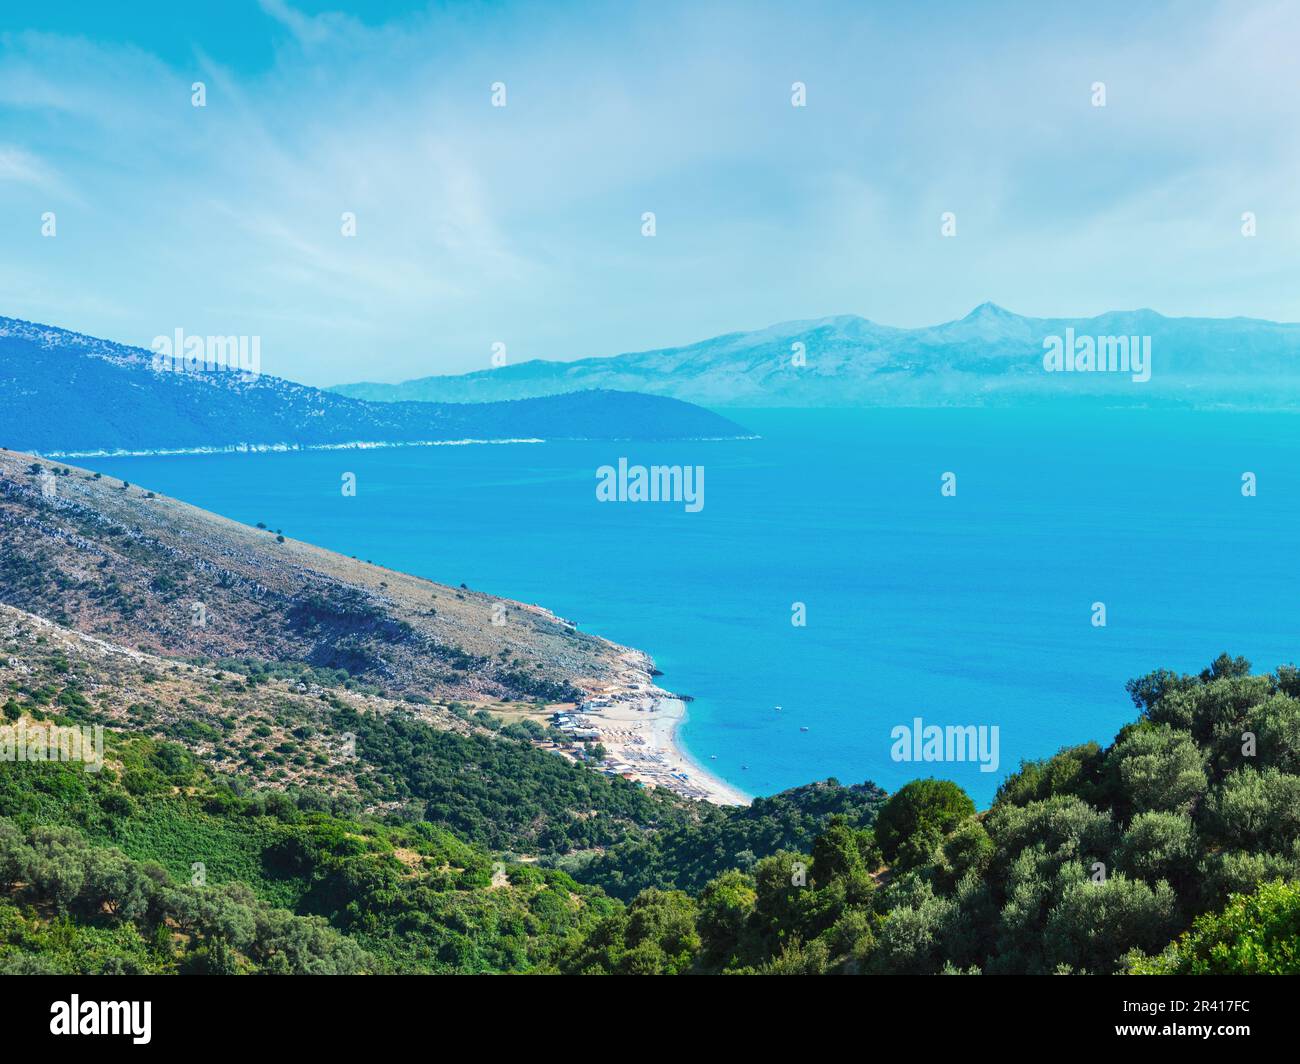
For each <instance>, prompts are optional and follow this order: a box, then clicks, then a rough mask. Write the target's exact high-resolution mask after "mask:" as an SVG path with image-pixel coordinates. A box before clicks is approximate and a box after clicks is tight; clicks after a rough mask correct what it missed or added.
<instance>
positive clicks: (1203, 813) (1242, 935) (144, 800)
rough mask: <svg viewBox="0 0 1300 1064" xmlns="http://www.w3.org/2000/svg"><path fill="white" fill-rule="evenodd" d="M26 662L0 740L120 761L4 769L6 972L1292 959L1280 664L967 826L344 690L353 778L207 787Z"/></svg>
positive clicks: (154, 745) (951, 804)
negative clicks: (423, 716)
mask: <svg viewBox="0 0 1300 1064" xmlns="http://www.w3.org/2000/svg"><path fill="white" fill-rule="evenodd" d="M51 631H52V630H51ZM40 638H42V639H44V638H45V637H44V636H42V637H40ZM11 649H12V647H11ZM11 660H12V659H11ZM30 660H33V661H39V660H44V661H45V663H46V664H47V665H49V666H50V669H51V670H52V671H51V672H49V673H44V672H39V670H37V672H38V673H39V674H38V675H33V672H32V670H29V671H28V672H27V673H25V675H28V676H29V677H31V681H30V682H27V683H24V682H22V681H19V680H11V681H9V682H8V685H7V688H6V690H4V691H2V692H0V697H3V711H4V717H5V721H4V723H5V724H9V723H12V722H15V721H22V722H24V723H26V724H34V723H38V722H42V721H45V722H58V723H63V724H74V723H75V724H86V723H92V722H95V721H97V720H101V719H106V720H107V721H108V723H109V724H110V728H109V730H108V747H107V757H106V761H107V766H106V767H105V768H104V770H103V771H102V772H99V773H88V772H85V771H84V770H83V767H82V766H81V765H78V764H75V763H74V764H52V763H44V764H33V763H15V762H8V761H0V972H72V973H78V972H87V973H90V972H159V973H183V972H304V973H305V972H318V973H331V972H566V973H590V974H597V973H643V974H650V973H662V974H667V973H691V972H723V971H726V972H738V973H745V972H750V973H793V972H800V973H836V972H842V973H856V972H861V973H882V974H886V973H890V974H892V973H918V974H923V973H941V972H962V973H976V972H980V973H989V974H994V973H1003V972H1029V973H1053V972H1071V973H1106V972H1117V971H1133V972H1192V973H1200V972H1233V971H1251V972H1296V971H1297V969H1298V968H1300V949H1297V927H1298V926H1300V886H1297V880H1300V841H1298V840H1300V673H1298V672H1297V671H1296V670H1295V669H1293V668H1290V667H1283V668H1280V669H1278V670H1277V671H1276V672H1275V673H1273V674H1271V675H1266V676H1261V675H1251V674H1250V670H1249V666H1248V664H1247V663H1246V662H1244V661H1242V660H1240V659H1230V658H1228V657H1226V656H1225V657H1221V658H1220V659H1218V660H1217V661H1216V662H1215V663H1214V664H1213V665H1212V666H1211V667H1210V668H1208V669H1207V670H1206V671H1205V672H1204V673H1201V674H1200V675H1197V676H1179V675H1175V674H1172V673H1169V672H1164V671H1160V672H1155V673H1152V674H1150V675H1148V676H1145V677H1142V678H1140V679H1138V680H1135V681H1133V682H1132V683H1131V684H1130V685H1129V689H1130V694H1131V695H1132V697H1133V699H1134V702H1135V703H1136V705H1137V706H1138V708H1139V710H1140V714H1139V718H1138V719H1137V720H1136V721H1135V722H1134V723H1132V724H1130V725H1128V726H1126V727H1125V728H1124V729H1122V730H1121V732H1120V733H1119V735H1117V736H1116V737H1115V740H1114V741H1113V742H1112V743H1111V745H1109V746H1108V747H1105V748H1103V747H1101V746H1099V745H1097V744H1085V745H1082V746H1078V747H1073V748H1070V749H1066V750H1063V751H1061V752H1060V753H1059V754H1057V755H1056V756H1054V757H1052V758H1049V759H1045V760H1043V761H1039V762H1033V763H1028V764H1024V765H1022V766H1021V768H1020V770H1019V771H1018V772H1016V773H1015V774H1013V775H1012V776H1011V777H1009V778H1008V779H1007V780H1006V781H1005V783H1004V784H1003V786H1002V788H1001V789H1000V791H999V793H998V796H997V799H996V801H995V802H994V804H993V806H992V807H991V808H990V809H988V810H986V811H983V812H980V811H977V810H976V809H975V807H974V805H973V804H972V803H971V801H970V799H969V798H968V797H967V796H966V795H965V794H964V793H963V792H962V791H961V790H960V788H958V787H957V786H956V785H955V784H952V783H949V782H946V781H942V780H918V781H914V782H913V783H910V784H908V785H907V786H905V787H903V788H901V789H900V790H899V791H898V792H896V793H895V794H893V795H891V796H889V797H888V798H886V796H885V795H884V794H883V792H880V791H879V790H878V789H876V788H874V787H872V786H871V785H869V784H865V785H860V786H853V787H845V786H842V785H840V784H838V783H837V782H835V781H826V782H824V783H819V784H811V785H808V786H806V787H801V788H797V789H795V790H793V791H789V792H786V793H784V794H781V795H776V796H773V797H771V798H768V799H762V800H759V801H757V802H755V803H754V804H753V805H752V806H750V807H747V808H742V809H721V808H717V807H712V806H702V805H698V804H695V803H690V802H686V801H684V800H681V799H677V798H675V797H672V796H669V795H666V794H662V793H646V792H643V791H640V790H638V789H636V788H634V787H631V786H630V785H626V784H624V783H623V781H617V782H611V781H609V780H606V779H604V778H602V777H599V776H597V775H595V774H594V773H590V772H588V771H587V770H586V769H584V768H581V767H580V766H575V765H571V764H568V763H565V762H562V761H561V760H560V759H558V758H555V757H554V756H553V755H548V754H545V753H543V752H541V751H538V750H535V749H533V748H532V747H531V746H530V745H528V743H527V742H526V741H523V740H520V739H513V738H509V737H506V736H500V735H488V734H485V733H484V734H481V733H479V732H477V731H474V730H473V729H467V730H462V731H455V730H448V729H439V728H435V727H433V726H431V725H430V724H429V723H427V722H425V721H422V720H420V719H419V718H418V717H417V716H415V715H406V714H403V713H401V712H397V711H393V710H391V709H389V710H385V709H383V708H382V707H378V706H377V707H376V708H375V709H372V710H370V711H365V710H363V709H359V708H358V707H357V705H356V704H353V703H351V702H348V701H346V700H344V699H343V698H341V697H339V696H337V695H331V694H330V693H329V692H326V693H325V697H324V698H323V699H322V700H321V701H320V705H321V711H320V716H319V717H318V718H314V719H315V722H316V724H315V725H314V726H313V727H316V726H319V727H320V728H321V729H322V732H321V733H322V734H328V730H329V729H331V728H333V729H341V728H347V729H348V730H349V731H350V732H351V733H352V734H353V735H354V736H355V739H356V747H357V755H356V758H355V759H354V760H352V761H348V762H346V763H342V764H340V765H336V766H334V767H333V768H332V770H331V771H332V773H333V774H334V775H335V776H337V777H338V779H339V780H340V782H342V781H343V777H344V776H346V777H347V782H348V783H349V785H348V786H341V785H340V786H339V787H337V788H335V789H334V790H332V791H331V790H327V789H320V788H311V787H298V786H296V785H293V784H288V785H280V786H277V785H276V781H275V780H274V779H273V778H271V779H268V778H266V777H257V776H249V775H246V774H243V773H241V772H239V771H233V772H232V771H230V770H229V768H228V767H227V768H224V769H222V770H221V771H217V770H216V768H215V766H216V765H217V764H218V763H219V759H217V758H216V757H215V750H214V749H213V748H212V747H211V745H210V744H209V743H208V742H207V737H206V732H203V731H200V732H198V733H197V738H196V733H195V732H194V731H193V730H192V729H191V728H188V727H186V726H185V725H186V724H187V723H188V722H187V721H186V720H181V721H175V720H172V719H170V718H168V717H166V716H165V715H149V714H146V713H144V712H138V713H137V714H136V715H135V716H134V717H133V718H132V726H131V727H129V728H123V727H121V726H120V722H114V721H113V720H112V718H111V717H109V716H108V715H107V714H106V713H105V712H104V711H103V709H102V705H103V703H102V702H97V701H96V700H95V699H91V698H87V697H86V696H85V694H84V693H83V688H85V687H86V686H87V685H88V677H87V676H86V669H87V668H89V665H88V664H87V663H86V662H85V661H76V662H69V660H68V659H67V658H66V657H65V656H64V655H63V654H62V653H61V652H56V653H52V654H50V655H49V656H48V657H47V658H45V659H40V658H39V655H38V656H36V657H33V658H31V659H30ZM74 664H76V665H77V668H76V669H75V670H74V669H73V665H74ZM142 667H146V668H147V667H151V666H149V665H148V663H147V662H146V664H145V665H144V666H142ZM185 675H187V674H186V673H185V672H184V670H182V672H181V674H180V676H179V677H175V678H172V679H171V680H170V682H171V683H172V684H173V685H176V690H178V691H179V690H185V688H184V687H183V685H182V677H184V676H185ZM200 679H202V680H203V681H204V682H206V674H200ZM241 686H242V687H243V694H242V695H241V698H245V699H247V698H251V699H253V706H254V707H256V706H259V705H260V706H270V707H273V708H274V707H280V708H279V709H278V710H277V712H281V713H283V712H287V711H286V710H285V709H284V708H283V705H284V699H283V697H282V696H281V695H279V694H277V689H276V688H275V686H274V684H273V683H271V682H270V681H268V682H266V683H264V684H260V685H255V686H254V687H253V688H252V689H251V692H250V690H249V689H248V688H247V686H246V685H241ZM191 704H193V703H191ZM230 709H231V711H232V712H233V713H234V714H235V716H237V717H238V716H240V715H242V714H243V713H246V712H249V709H248V706H247V705H246V702H245V701H239V702H232V704H231V707H230ZM333 718H337V719H333ZM267 719H271V718H267ZM295 723H296V724H297V725H298V727H297V728H296V729H295V731H290V732H288V733H287V734H294V733H295V732H303V730H304V729H303V727H302V721H301V719H300V718H299V717H297V716H295V715H293V714H290V716H289V717H288V719H287V720H286V721H285V724H284V726H285V727H292V726H293V725H295ZM208 730H209V731H213V730H218V731H219V729H208ZM308 730H310V729H308ZM304 741H307V740H304ZM282 745H283V744H282ZM321 749H328V746H327V745H326V746H323V747H321ZM250 780H253V781H254V782H252V783H251V784H250V782H249V781H250ZM367 810H368V811H367ZM521 854H522V855H526V856H523V857H520V856H518V855H521Z"/></svg>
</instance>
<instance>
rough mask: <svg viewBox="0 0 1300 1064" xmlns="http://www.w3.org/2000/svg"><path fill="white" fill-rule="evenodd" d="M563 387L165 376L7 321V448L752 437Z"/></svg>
mask: <svg viewBox="0 0 1300 1064" xmlns="http://www.w3.org/2000/svg"><path fill="white" fill-rule="evenodd" d="M566 392H567V393H578V394H565V395H560V396H554V397H550V398H529V399H526V400H522V401H501V402H488V403H482V404H478V405H474V406H466V405H456V404H435V403H423V402H422V403H396V404H392V403H384V404H379V403H370V402H365V401H362V400H358V399H351V398H345V397H343V396H340V395H335V394H333V393H331V392H327V391H323V390H321V389H319V388H311V387H308V386H306V385H302V384H295V383H293V382H291V381H286V380H283V379H281V378H279V377H272V376H267V375H265V374H245V373H240V372H237V371H232V370H227V369H223V368H214V369H203V370H201V371H199V372H173V371H172V370H170V369H163V370H161V371H160V370H159V369H158V368H156V367H155V359H154V353H153V352H151V351H146V350H144V349H143V348H139V347H128V346H125V345H122V344H116V343H112V342H110V341H108V340H99V339H95V338H94V337H90V336H84V335H82V334H80V333H74V332H68V331H66V330H64V329H58V328H53V327H51V326H48V325H35V324H32V323H30V322H25V321H17V320H15V319H13V318H0V446H3V447H10V448H13V449H15V450H21V451H29V452H36V453H40V454H45V455H50V456H76V455H93V454H98V453H118V452H128V453H129V452H147V451H188V450H209V449H213V450H221V449H242V448H252V449H258V448H305V447H338V446H348V445H356V444H364V443H368V444H377V443H385V444H411V443H432V442H449V441H457V440H506V439H547V440H553V439H627V438H636V439H699V438H715V437H732V436H741V435H745V430H743V429H742V428H741V427H740V426H738V425H736V424H735V423H734V422H731V421H728V420H727V419H726V418H723V417H720V416H719V415H717V414H714V413H712V412H710V411H708V410H703V409H701V408H699V407H696V406H691V405H689V404H687V403H683V402H679V401H677V400H674V399H671V398H666V397H663V396H651V395H629V394H625V393H620V392H616V391H580V390H578V389H566Z"/></svg>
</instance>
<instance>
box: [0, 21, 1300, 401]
mask: <svg viewBox="0 0 1300 1064" xmlns="http://www.w3.org/2000/svg"><path fill="white" fill-rule="evenodd" d="M369 10H372V9H369V8H368V9H367V12H368V11H369ZM228 17H229V19H230V20H231V21H233V22H235V23H237V24H236V25H234V26H231V27H228V29H229V32H228V33H226V34H225V35H222V36H218V35H215V34H214V33H212V32H211V31H209V30H205V31H203V32H199V31H195V32H194V33H193V34H192V35H191V36H186V35H184V34H179V33H178V34H176V35H173V36H174V38H175V39H174V40H171V47H169V48H166V49H164V48H162V47H160V46H159V45H158V43H157V41H156V40H155V39H154V38H152V37H149V36H148V35H147V34H146V33H145V29H146V28H145V27H143V26H142V27H141V31H140V34H139V35H138V37H137V36H129V35H128V40H129V43H124V42H123V40H122V38H121V36H120V35H119V36H117V37H115V38H114V39H112V40H108V39H95V38H94V37H93V36H85V35H77V34H72V33H67V34H51V33H35V32H27V31H24V30H23V29H22V27H18V28H17V29H16V30H15V32H11V33H9V34H7V35H5V36H3V37H0V121H2V122H3V124H4V125H3V128H4V130H5V133H4V139H3V142H0V207H3V208H4V209H5V210H6V212H7V215H8V216H9V217H10V218H16V219H21V218H22V217H24V216H27V217H29V218H30V219H31V224H30V225H28V226H23V225H22V224H16V225H10V226H7V227H5V229H4V231H3V232H2V233H0V250H2V251H3V254H4V256H5V259H6V261H7V262H10V263H18V262H21V263H23V269H22V270H4V271H0V301H2V302H3V305H0V313H10V314H18V315H21V316H26V317H37V318H40V319H42V320H48V321H52V322H55V323H57V324H61V325H66V326H70V327H75V328H81V329H85V330H86V331H91V332H98V333H100V334H103V335H109V336H111V337H113V338H115V339H123V340H133V341H136V342H140V343H147V342H148V340H149V339H150V338H151V337H152V336H153V335H155V334H157V333H160V332H167V331H170V330H171V329H173V328H175V327H176V326H182V327H184V328H185V329H186V330H187V331H191V332H194V333H203V332H213V333H257V334H260V335H262V336H263V351H264V359H265V366H266V368H267V370H268V371H270V372H277V373H282V374H284V375H287V376H291V377H295V378H298V379H305V380H311V381H313V382H320V383H331V382H334V381H341V380H350V379H358V378H363V377H368V378H382V379H397V378H401V377H406V376H413V375H418V374H426V373H433V372H454V371H460V370H463V369H469V368H480V367H482V366H485V365H486V364H487V360H488V358H489V355H490V352H491V344H492V343H493V342H494V341H497V340H503V341H505V342H506V343H507V345H508V349H509V351H510V357H511V358H512V359H519V358H526V357H536V356H543V357H559V358H565V357H577V356H582V355H590V354H601V353H614V352H617V351H620V350H628V349H636V348H640V347H655V346H662V345H666V344H671V343H677V342H686V341H690V340H693V339H699V338H701V337H703V336H705V335H709V334H712V333H717V332H724V331H731V330H733V329H737V328H750V327H758V326H761V325H764V324H767V323H769V322H770V321H772V320H775V319H779V318H797V317H813V316H818V315H822V314H831V313H846V312H857V313H864V314H866V315H868V316H870V317H873V318H875V319H877V320H881V321H886V322H891V323H897V324H921V323H926V322H932V321H935V320H938V319H940V318H943V317H950V316H955V315H957V314H960V313H964V312H965V310H967V309H969V307H970V306H972V305H974V304H975V303H978V302H980V301H982V300H983V299H985V298H992V299H995V300H997V301H998V302H1001V303H1004V304H1006V305H1008V306H1011V307H1012V308H1013V309H1016V310H1020V311H1023V312H1026V313H1043V314H1050V313H1076V312H1077V313H1083V312H1090V311H1097V310H1101V309H1105V308H1106V307H1107V306H1114V305H1124V306H1135V305H1149V306H1154V307H1157V308H1158V309H1161V310H1163V311H1165V312H1168V313H1195V312H1204V313H1244V314H1252V315H1257V316H1264V317H1281V318H1296V317H1300V294H1297V292H1296V290H1295V286H1294V284H1293V283H1292V281H1291V278H1292V277H1293V272H1292V271H1290V270H1289V268H1288V264H1289V263H1290V262H1291V261H1292V259H1293V257H1294V256H1293V252H1292V250H1291V249H1292V248H1293V247H1294V243H1295V238H1296V237H1297V235H1300V227H1298V226H1297V222H1296V219H1297V218H1300V193H1298V192H1297V191H1296V186H1295V182H1294V180H1293V179H1292V177H1291V175H1292V174H1294V173H1295V172H1296V168H1297V164H1298V163H1300V158H1298V157H1297V156H1298V155H1300V149H1298V147H1297V142H1296V141H1295V139H1294V138H1292V137H1290V136H1289V134H1288V133H1287V132H1286V131H1288V130H1290V129H1294V128H1295V127H1296V124H1297V122H1296V120H1297V119H1298V118H1300V114H1297V111H1298V110H1300V98H1297V97H1296V95H1295V94H1293V93H1287V92H1280V91H1278V86H1281V85H1286V84H1289V83H1290V80H1291V77H1292V75H1291V73H1290V68H1291V64H1292V58H1291V57H1292V56H1293V54H1294V49H1295V46H1296V44H1297V43H1300V15H1298V14H1297V13H1296V12H1295V10H1294V9H1292V8H1290V7H1289V6H1286V5H1282V4H1275V3H1240V4H1232V5H1219V4H1211V3H1180V4H1171V5H1168V6H1157V7H1151V6H1147V7H1145V8H1144V9H1143V10H1141V11H1136V10H1133V9H1132V8H1131V5H1120V4H1114V5H1108V4H1102V5H1090V6H1089V8H1088V10H1087V11H1086V12H1067V11H1064V10H1063V11H1061V12H1056V13H1040V14H1036V15H1034V16H1033V17H1026V16H1025V14H1024V9H1023V7H1022V6H1021V5H1014V4H1008V5H1006V6H1005V7H999V6H996V5H994V6H989V7H985V8H983V9H982V10H981V11H980V12H979V13H978V16H976V15H975V14H972V13H971V12H970V11H969V10H968V9H967V7H966V6H965V5H957V4H954V5H951V6H948V5H943V4H940V5H928V6H927V11H926V12H925V13H924V17H922V14H921V13H919V12H913V11H911V10H909V9H906V8H903V9H899V8H897V7H896V6H894V5H879V6H875V5H872V6H865V7H864V6H863V5H860V4H849V3H827V4H825V5H822V6H813V7H809V8H801V9H799V10H798V11H796V10H794V9H778V8H775V7H773V8H767V7H756V6H754V5H750V4H740V3H705V4H685V3H682V4H673V3H668V4H664V3H656V4H653V5H651V4H629V5H620V6H618V7H616V8H614V7H611V8H609V9H602V10H597V9H593V8H592V7H591V6H590V5H576V4H575V5H565V4H559V5H545V6H542V5H533V4H506V5H497V6H486V5H469V4H439V5H435V6H431V7H429V8H427V9H424V8H416V9H409V8H408V9H406V10H403V11H401V12H398V13H395V14H392V15H391V16H390V17H387V18H385V19H379V18H377V17H376V16H374V15H373V14H369V13H364V14H350V13H346V12H325V13H320V14H311V15H308V14H306V13H304V12H303V11H301V10H300V9H298V8H296V7H295V6H293V5H291V4H289V3H287V2H284V0H262V2H261V3H260V8H249V9H247V10H245V9H235V8H232V9H231V11H230V13H229V16H228ZM177 41H180V42H181V43H182V44H183V47H179V48H178V47H176V42H177ZM239 41H247V42H250V43H249V46H248V48H249V50H248V51H247V52H246V51H244V50H242V49H241V46H240V45H239V43H238V42H239ZM232 42H235V43H232ZM268 42H269V44H270V48H269V50H268V49H267V44H268ZM254 43H255V44H256V45H257V55H256V60H255V58H254V56H253V52H252V46H253V44H254ZM164 52H165V54H166V56H167V58H163V54H164ZM1098 80H1100V81H1105V82H1106V84H1107V92H1108V101H1107V106H1106V107H1105V108H1104V109H1103V108H1094V107H1092V106H1091V104H1090V99H1089V92H1090V86H1091V84H1092V83H1093V82H1094V81H1098ZM195 81H202V82H204V83H205V86H206V92H207V106H206V107H203V108H196V107H192V106H191V102H190V96H191V85H192V83H193V82H195ZM497 81H502V82H505V84H506V86H507V92H508V106H507V107H505V108H493V107H492V106H491V103H490V96H489V94H490V86H491V85H492V84H493V83H494V82H497ZM794 81H803V82H805V83H806V84H807V86H808V106H807V107H806V108H802V109H797V108H792V107H791V106H790V99H789V95H790V85H791V83H792V82H794ZM45 210H55V211H57V212H58V214H59V235H58V237H57V238H56V239H54V240H48V239H45V240H43V238H41V237H40V235H39V226H38V223H37V218H38V216H39V213H40V212H41V211H45ZM948 210H951V211H954V212H955V213H956V214H957V218H958V236H957V237H956V238H954V239H950V240H949V239H943V238H941V237H940V236H939V214H940V213H941V212H942V211H948ZM1246 210H1251V211H1255V212H1257V214H1258V216H1259V218H1260V223H1259V226H1260V235H1259V237H1258V238H1256V239H1255V240H1253V241H1246V240H1243V238H1241V237H1240V235H1239V233H1238V218H1239V216H1240V214H1241V212H1242V211H1246ZM644 211H654V212H655V213H656V215H657V222H658V235H657V236H656V237H654V238H653V239H647V238H643V237H642V236H641V235H640V219H641V215H642V213H643V212H644ZM344 212H351V213H352V214H354V215H355V217H356V236H355V237H346V236H343V235H342V232H341V227H342V218H341V216H342V215H343V214H344ZM20 277H21V278H23V280H22V281H19V280H17V278H20Z"/></svg>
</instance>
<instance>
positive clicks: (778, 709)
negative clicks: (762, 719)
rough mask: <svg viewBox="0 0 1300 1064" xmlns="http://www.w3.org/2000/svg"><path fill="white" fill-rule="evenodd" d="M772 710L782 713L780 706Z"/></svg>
mask: <svg viewBox="0 0 1300 1064" xmlns="http://www.w3.org/2000/svg"><path fill="white" fill-rule="evenodd" d="M772 708H773V709H774V710H776V711H777V712H778V713H780V712H781V707H780V706H773V707H772Z"/></svg>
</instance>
